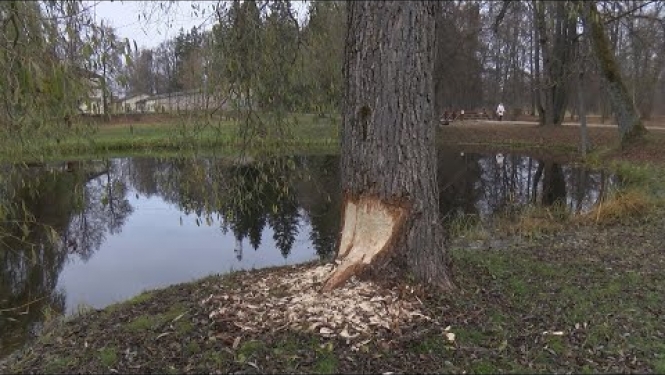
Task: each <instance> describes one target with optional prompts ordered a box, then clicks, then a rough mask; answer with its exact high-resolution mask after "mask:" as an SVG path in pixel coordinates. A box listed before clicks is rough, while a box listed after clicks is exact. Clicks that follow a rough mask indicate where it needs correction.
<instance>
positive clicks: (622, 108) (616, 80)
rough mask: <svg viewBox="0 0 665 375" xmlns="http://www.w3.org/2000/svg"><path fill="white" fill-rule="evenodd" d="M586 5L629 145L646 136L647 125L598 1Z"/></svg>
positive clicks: (602, 68) (624, 140)
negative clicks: (597, 7)
mask: <svg viewBox="0 0 665 375" xmlns="http://www.w3.org/2000/svg"><path fill="white" fill-rule="evenodd" d="M584 5H585V6H586V9H585V12H584V13H585V17H586V18H587V19H586V20H585V23H586V25H588V27H589V28H590V31H591V35H590V36H591V40H592V44H593V47H594V50H595V54H596V56H597V58H598V64H599V65H600V71H601V74H602V76H603V78H604V80H605V83H606V87H607V90H608V94H609V97H610V104H611V106H612V110H613V111H614V115H615V116H616V120H617V124H618V125H619V134H620V135H621V144H622V145H626V144H627V143H630V142H632V141H636V140H639V139H642V138H644V134H645V133H646V128H645V127H644V125H643V124H642V121H640V116H639V114H638V113H637V108H635V104H634V103H633V101H632V99H631V97H630V93H629V92H628V89H627V88H626V85H625V83H624V81H623V78H622V77H621V71H620V69H619V66H618V64H617V62H616V59H615V58H614V54H613V53H612V49H611V48H610V42H609V40H608V38H607V35H605V28H604V26H603V20H602V18H601V16H600V13H599V12H598V9H596V4H595V2H593V1H592V2H588V3H585V4H584Z"/></svg>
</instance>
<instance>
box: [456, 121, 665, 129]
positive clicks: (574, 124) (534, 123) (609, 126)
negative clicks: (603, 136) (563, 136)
mask: <svg viewBox="0 0 665 375" xmlns="http://www.w3.org/2000/svg"><path fill="white" fill-rule="evenodd" d="M453 125H455V126H468V125H471V126H473V125H527V126H538V122H537V121H496V120H482V121H474V120H470V121H462V122H459V121H457V122H453ZM562 125H563V126H570V127H579V126H580V123H579V122H564V123H563V124H562ZM587 126H588V127H590V128H606V129H615V130H616V128H617V126H618V125H617V124H594V123H589V124H587ZM646 128H647V129H648V130H656V131H662V130H665V125H662V124H653V125H647V127H646Z"/></svg>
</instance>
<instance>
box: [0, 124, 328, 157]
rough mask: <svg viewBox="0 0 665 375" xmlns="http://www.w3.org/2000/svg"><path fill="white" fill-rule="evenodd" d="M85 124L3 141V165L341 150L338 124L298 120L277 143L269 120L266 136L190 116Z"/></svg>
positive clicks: (1, 151) (1, 148)
mask: <svg viewBox="0 0 665 375" xmlns="http://www.w3.org/2000/svg"><path fill="white" fill-rule="evenodd" d="M122 120H123V119H122V118H119V119H115V120H113V121H111V122H109V123H105V122H99V121H97V122H81V123H79V124H75V125H74V126H73V127H72V129H69V130H67V131H62V132H60V133H54V134H42V135H33V136H31V137H29V138H25V139H19V138H12V139H4V140H0V144H1V146H2V147H0V160H2V161H13V162H15V161H33V160H44V159H47V160H49V159H50V160H53V159H76V158H97V157H108V156H114V155H155V154H158V155H173V154H182V153H184V152H197V153H203V154H210V153H212V152H217V153H219V152H222V153H223V152H228V153H232V152H237V151H238V150H240V149H243V150H247V151H250V152H253V151H257V150H261V151H262V150H266V149H268V148H272V149H280V150H284V149H289V148H292V149H302V148H330V147H333V146H335V147H336V146H337V145H338V144H337V141H338V137H337V132H338V119H331V118H328V117H326V118H320V117H318V116H315V115H295V116H291V117H290V118H289V119H288V120H287V127H288V132H287V133H288V134H290V135H288V136H282V137H281V138H279V139H278V138H277V137H274V136H271V134H272V132H275V131H276V130H275V126H273V125H272V124H271V123H269V122H270V120H269V119H264V120H263V121H265V122H266V129H267V131H266V132H267V136H265V137H259V136H254V137H246V138H243V137H242V136H240V135H239V129H240V128H241V127H242V126H243V125H242V124H239V123H238V122H237V121H233V120H226V119H223V118H218V119H213V120H210V119H200V118H199V119H196V118H187V117H172V116H169V117H164V116H160V117H156V116H155V117H150V116H147V117H145V118H139V119H138V120H136V119H133V120H131V121H130V120H127V121H124V122H123V121H122Z"/></svg>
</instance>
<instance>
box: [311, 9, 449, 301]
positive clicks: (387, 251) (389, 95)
mask: <svg viewBox="0 0 665 375" xmlns="http://www.w3.org/2000/svg"><path fill="white" fill-rule="evenodd" d="M433 6H434V4H433V3H432V2H428V1H417V2H416V1H413V2H402V1H387V2H374V1H358V2H350V3H348V19H347V21H348V35H347V40H346V49H345V67H344V73H345V81H346V88H345V91H346V92H345V99H344V106H343V124H342V134H341V142H342V156H341V178H342V194H343V209H342V231H341V235H340V236H341V237H340V241H339V249H338V254H337V260H338V261H339V262H340V264H339V265H338V267H337V268H336V269H335V271H333V273H332V274H331V276H330V277H329V279H328V280H327V281H326V283H325V285H324V287H323V290H324V291H326V290H330V289H333V288H336V287H338V286H340V285H342V284H343V283H344V282H345V281H346V280H347V279H348V278H349V277H351V276H352V275H356V274H359V273H361V272H362V271H367V270H372V271H376V270H377V269H380V268H381V267H382V266H383V265H384V264H386V263H387V262H388V261H389V260H392V259H394V257H396V256H397V257H399V258H398V259H404V260H405V266H406V268H408V271H410V272H411V273H412V274H413V276H415V277H416V278H417V279H418V280H420V281H421V282H426V283H429V284H434V285H436V286H438V287H441V288H443V289H448V288H452V287H453V284H452V282H451V278H450V276H449V273H448V269H447V258H446V254H445V249H444V244H443V240H444V232H443V228H442V226H441V223H440V218H439V213H438V211H437V208H438V206H439V204H438V191H437V190H438V188H437V184H436V148H435V143H434V137H435V128H434V122H433V83H432V73H433V72H432V69H433V57H434V56H433V54H434V51H433V46H434V40H433V38H434V14H433V12H434V8H433ZM395 263H398V264H400V265H401V263H399V262H395ZM405 271H406V270H405ZM372 273H375V272H372Z"/></svg>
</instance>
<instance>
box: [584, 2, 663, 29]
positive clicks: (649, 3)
mask: <svg viewBox="0 0 665 375" xmlns="http://www.w3.org/2000/svg"><path fill="white" fill-rule="evenodd" d="M654 3H656V1H653V0H652V1H647V2H645V3H642V4H640V5H638V6H636V7H635V8H633V9H629V10H627V11H625V12H623V13H620V14H618V15H616V16H613V17H610V18H609V19H607V20H605V22H604V23H605V25H607V24H609V23H612V22H614V21H616V20H619V19H621V18H623V17H626V16H628V15H630V14H631V13H635V12H637V11H638V10H640V9H642V8H644V7H646V6H648V5H651V4H654ZM591 6H594V4H591Z"/></svg>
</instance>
